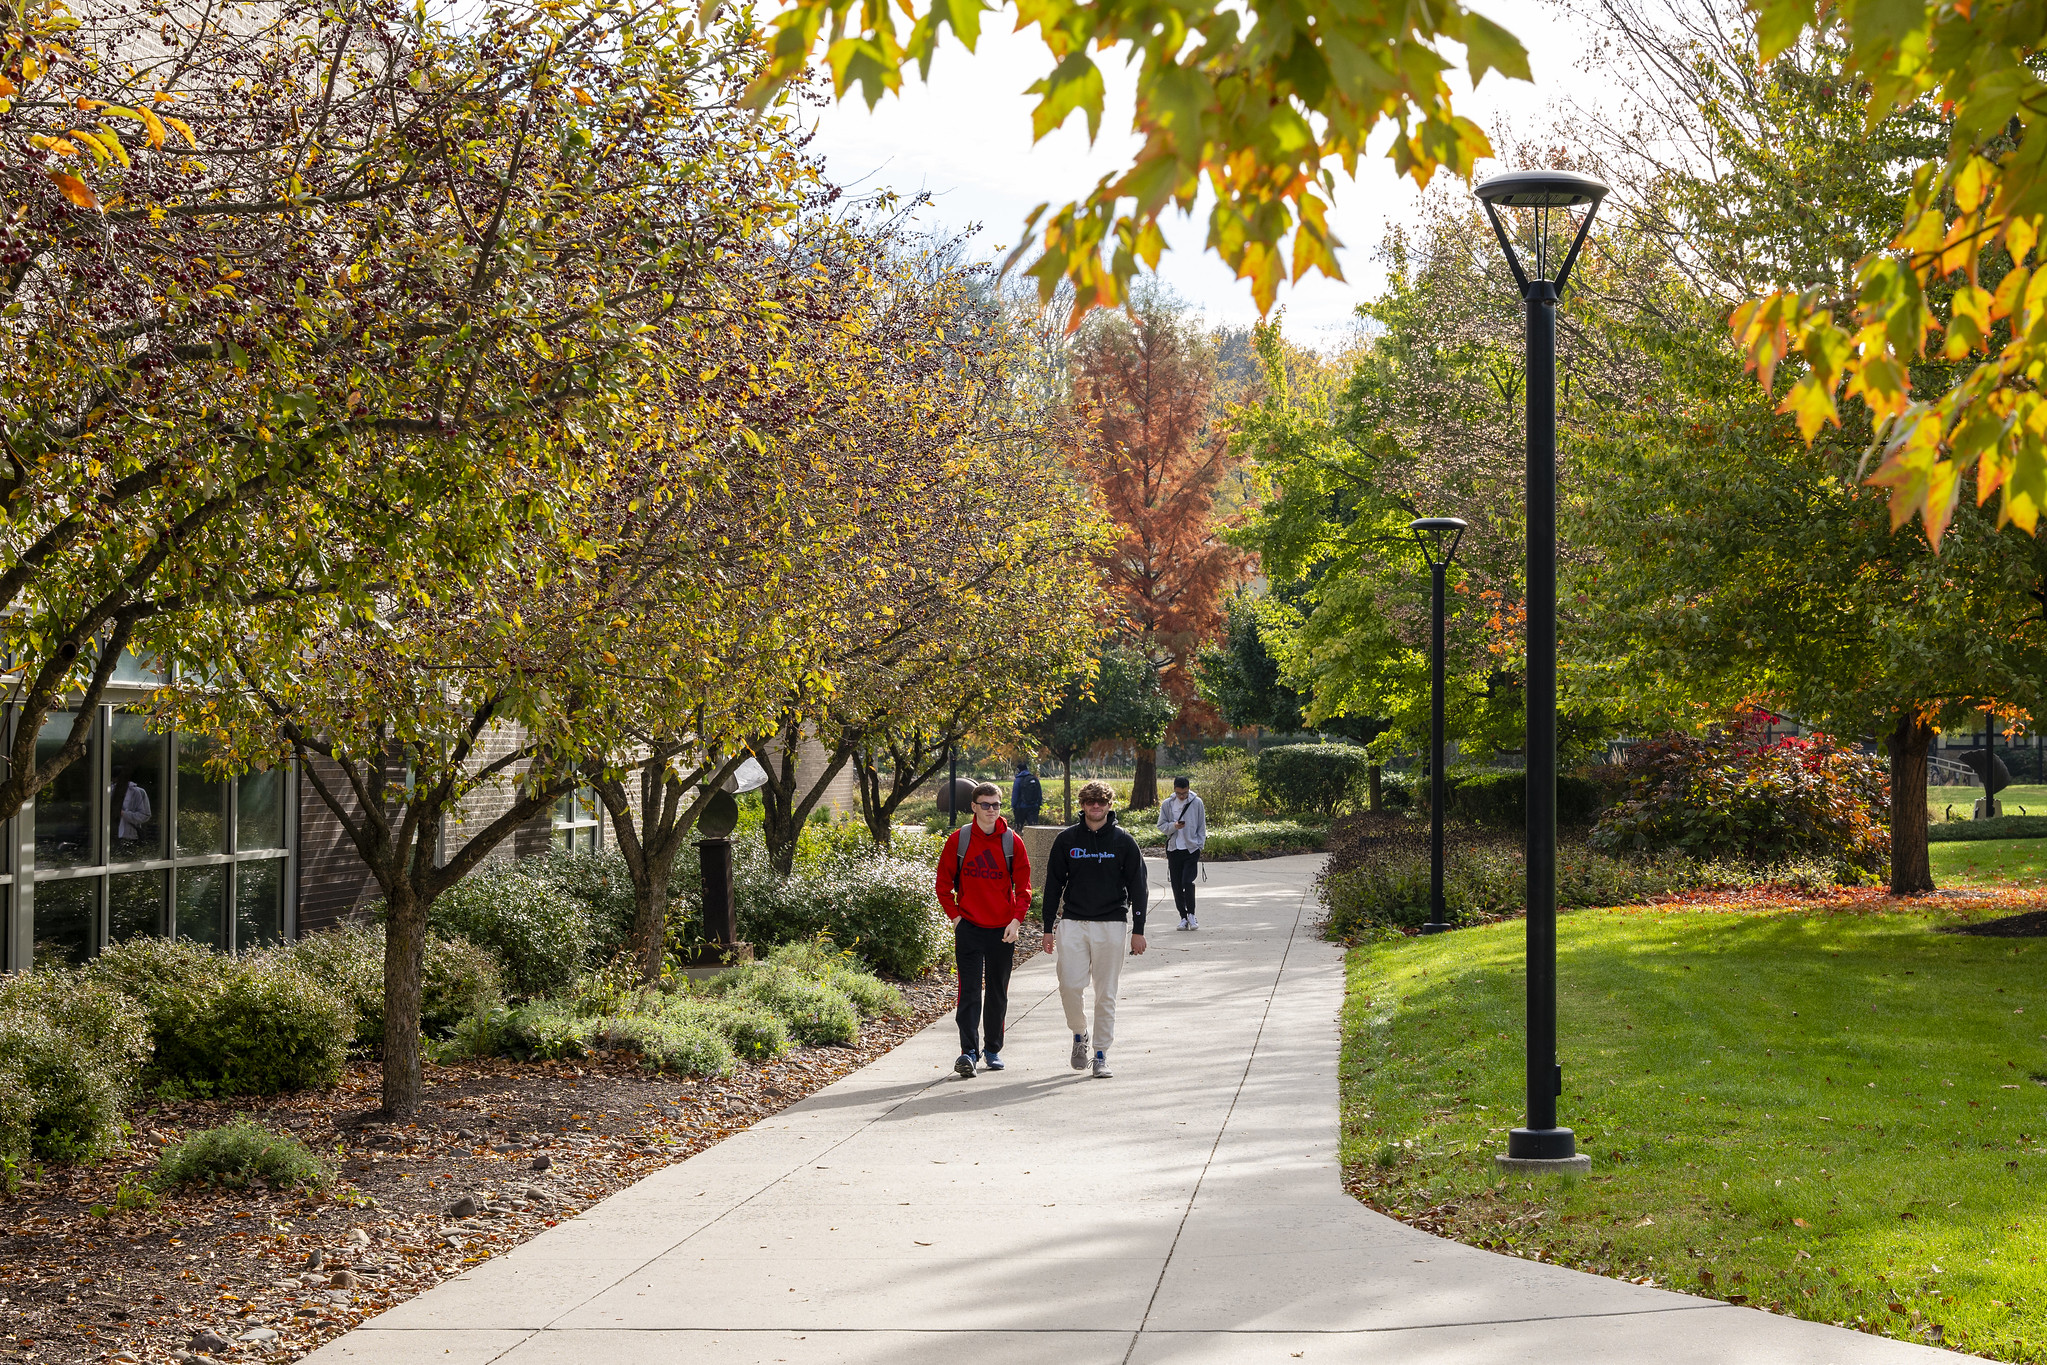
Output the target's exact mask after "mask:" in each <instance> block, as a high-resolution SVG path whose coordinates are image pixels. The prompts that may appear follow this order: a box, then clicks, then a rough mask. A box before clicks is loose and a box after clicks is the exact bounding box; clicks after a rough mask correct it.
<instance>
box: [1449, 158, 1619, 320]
mask: <svg viewBox="0 0 2047 1365" xmlns="http://www.w3.org/2000/svg"><path fill="white" fill-rule="evenodd" d="M1472 192H1473V193H1474V194H1476V195H1477V196H1478V199H1479V202H1480V203H1482V204H1484V205H1485V211H1486V217H1487V218H1489V219H1491V220H1492V224H1493V235H1494V236H1496V237H1498V238H1499V239H1500V249H1501V250H1502V251H1504V252H1506V253H1507V264H1508V266H1509V267H1510V268H1511V269H1512V270H1513V271H1514V279H1515V280H1516V281H1517V282H1518V283H1519V284H1520V286H1521V294H1522V297H1523V298H1526V297H1528V295H1529V287H1530V284H1531V283H1532V282H1541V281H1548V282H1549V283H1550V284H1551V285H1552V286H1553V293H1552V297H1554V296H1557V295H1561V294H1562V293H1563V292H1564V285H1565V283H1566V282H1567V281H1568V280H1569V279H1570V278H1571V266H1572V265H1573V264H1574V263H1575V262H1576V261H1577V259H1578V249H1579V248H1580V247H1582V246H1584V245H1585V234H1586V232H1587V231H1589V230H1590V229H1591V227H1592V215H1593V214H1595V213H1597V212H1599V205H1600V202H1601V201H1602V200H1604V199H1605V198H1606V186H1605V185H1603V184H1601V183H1600V182H1599V181H1597V180H1594V179H1593V178H1592V177H1591V176H1589V175H1579V174H1577V173H1576V172H1575V171H1508V172H1507V173H1506V174H1504V175H1495V176H1489V177H1487V178H1486V179H1484V180H1482V181H1480V182H1479V183H1478V186H1477V188H1476V189H1475V190H1473V191H1472ZM1574 208H1582V209H1584V210H1585V212H1584V215H1583V216H1582V217H1580V218H1579V220H1578V235H1577V236H1576V237H1575V238H1573V239H1572V241H1571V249H1570V251H1569V253H1567V254H1566V255H1565V257H1564V263H1563V265H1561V266H1560V267H1558V269H1557V272H1556V275H1555V277H1554V279H1552V278H1551V277H1550V273H1549V265H1550V249H1549V235H1550V219H1549V215H1550V214H1551V213H1552V212H1557V211H1561V212H1563V213H1564V215H1565V221H1566V222H1569V220H1570V210H1572V209H1574ZM1501 209H1531V210H1533V211H1534V214H1535V274H1534V276H1533V277H1532V279H1531V276H1530V275H1529V273H1528V271H1527V270H1526V269H1525V268H1524V267H1523V266H1522V262H1521V257H1520V255H1519V253H1517V252H1516V251H1515V250H1514V243H1513V239H1511V238H1510V237H1508V236H1507V228H1506V225H1505V224H1504V223H1502V222H1501V221H1500V210H1501Z"/></svg>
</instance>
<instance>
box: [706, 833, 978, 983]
mask: <svg viewBox="0 0 2047 1365" xmlns="http://www.w3.org/2000/svg"><path fill="white" fill-rule="evenodd" d="M743 847H744V845H741V846H740V847H739V848H735V850H734V852H735V860H734V861H735V876H734V880H735V883H736V889H739V890H743V891H745V893H746V894H744V895H743V896H741V897H739V902H740V903H739V932H740V937H741V938H742V939H745V940H746V941H748V942H750V943H752V944H753V945H754V946H755V948H756V949H761V948H771V947H775V946H777V945H780V944H785V943H797V942H803V941H806V940H809V939H813V938H816V937H817V936H818V935H819V934H825V935H828V936H829V937H830V938H831V939H832V940H833V941H834V942H837V943H842V944H845V945H846V946H848V947H850V948H852V949H853V950H854V951H856V952H858V953H859V954H860V956H861V957H862V958H863V959H865V960H866V961H867V962H868V963H870V964H871V965H872V966H873V967H874V969H875V970H876V971H879V972H882V973H885V974H886V975H889V976H893V977H898V978H900V979H903V980H913V979H915V978H917V977H921V976H923V975H924V974H925V973H927V972H929V971H930V970H931V969H932V968H933V967H935V966H936V965H937V964H938V963H939V962H940V961H941V960H942V959H943V957H944V956H945V953H946V950H947V949H948V948H949V947H950V946H951V943H952V936H951V933H950V926H949V925H948V924H947V922H946V919H945V916H944V914H943V913H942V912H941V911H940V910H939V909H938V900H937V897H936V896H934V895H933V894H932V890H931V867H932V865H931V863H930V862H929V861H924V860H915V859H910V858H904V857H897V856H894V855H887V854H875V853H872V852H869V853H866V854H863V855H861V856H859V857H852V858H836V859H821V860H819V861H818V862H817V863H816V864H815V865H814V866H812V867H809V868H802V867H799V868H797V869H796V870H795V871H794V872H793V873H791V874H790V876H789V878H788V879H787V880H786V881H779V880H774V879H773V877H772V870H771V869H770V870H768V871H766V872H765V873H763V872H762V871H760V868H764V867H765V865H766V855H765V853H761V854H759V855H757V861H758V864H759V867H758V868H756V867H748V866H746V864H749V863H753V862H755V861H756V857H755V855H752V854H750V853H749V854H748V855H747V856H746V857H745V858H743V859H742V858H741V857H740V856H738V855H739V853H740V848H743Z"/></svg>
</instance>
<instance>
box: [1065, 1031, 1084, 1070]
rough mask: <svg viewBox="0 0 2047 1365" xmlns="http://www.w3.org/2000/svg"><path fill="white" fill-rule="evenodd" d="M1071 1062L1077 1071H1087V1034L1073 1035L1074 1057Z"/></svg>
mask: <svg viewBox="0 0 2047 1365" xmlns="http://www.w3.org/2000/svg"><path fill="white" fill-rule="evenodd" d="M1069 1060H1070V1061H1072V1063H1073V1069H1074V1070H1075V1071H1085V1070H1087V1035H1086V1034H1085V1033H1076V1034H1074V1035H1073V1056H1072V1057H1071V1058H1070V1059H1069Z"/></svg>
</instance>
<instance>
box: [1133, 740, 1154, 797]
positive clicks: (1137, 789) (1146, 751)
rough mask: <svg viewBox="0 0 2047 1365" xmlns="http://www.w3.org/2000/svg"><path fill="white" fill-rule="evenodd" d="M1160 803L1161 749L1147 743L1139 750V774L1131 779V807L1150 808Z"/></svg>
mask: <svg viewBox="0 0 2047 1365" xmlns="http://www.w3.org/2000/svg"><path fill="white" fill-rule="evenodd" d="M1158 803H1159V751H1158V747H1157V746H1156V745H1147V746H1145V747H1144V748H1141V749H1139V750H1138V751H1137V776H1135V777H1133V778H1131V779H1130V809H1131V810H1150V809H1151V808H1152V807H1153V806H1156V805H1157V804H1158Z"/></svg>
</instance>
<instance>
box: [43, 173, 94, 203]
mask: <svg viewBox="0 0 2047 1365" xmlns="http://www.w3.org/2000/svg"><path fill="white" fill-rule="evenodd" d="M50 179H51V180H53V181H55V182H56V184H57V188H58V189H59V190H60V191H62V192H63V195H64V197H65V198H66V199H69V200H70V201H71V202H72V203H74V204H76V205H77V206H78V207H79V208H82V209H96V208H98V207H99V206H100V201H99V198H98V196H97V195H95V194H94V193H93V192H92V187H91V186H90V185H87V184H86V183H85V182H84V181H83V180H80V179H79V178H78V177H77V176H75V175H72V174H70V173H69V172H66V171H51V172H50Z"/></svg>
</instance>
